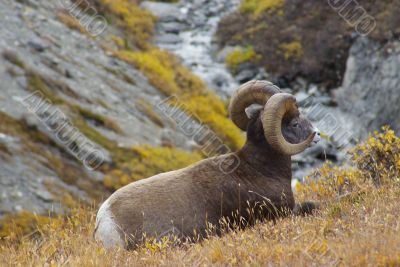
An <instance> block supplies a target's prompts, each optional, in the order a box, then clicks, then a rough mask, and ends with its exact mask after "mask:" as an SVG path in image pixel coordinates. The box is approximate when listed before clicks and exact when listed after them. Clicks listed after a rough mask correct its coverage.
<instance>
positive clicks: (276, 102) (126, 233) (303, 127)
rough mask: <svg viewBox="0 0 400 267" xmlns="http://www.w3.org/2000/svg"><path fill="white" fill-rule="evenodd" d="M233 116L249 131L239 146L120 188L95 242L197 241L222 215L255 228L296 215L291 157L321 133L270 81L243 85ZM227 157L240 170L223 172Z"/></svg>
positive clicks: (99, 221)
mask: <svg viewBox="0 0 400 267" xmlns="http://www.w3.org/2000/svg"><path fill="white" fill-rule="evenodd" d="M229 112H230V116H231V119H232V120H233V122H234V123H235V124H236V125H237V126H238V127H239V128H240V129H242V130H243V131H246V132H247V141H246V144H245V145H244V147H243V148H242V149H240V150H239V151H237V152H235V153H234V154H225V155H221V156H218V157H219V158H208V159H205V160H202V161H200V162H198V163H196V164H193V165H191V166H189V167H186V168H184V169H180V170H176V171H171V172H167V173H161V174H158V175H155V176H153V177H150V178H147V179H143V180H140V181H137V182H133V183H131V184H129V185H127V186H125V187H122V188H121V189H119V190H117V191H116V192H115V193H114V194H112V195H111V196H110V197H109V198H108V199H107V200H106V201H105V202H104V203H103V204H102V206H101V207H100V209H99V211H98V214H97V218H96V229H95V238H96V239H97V240H100V241H101V242H102V243H103V244H104V246H106V247H114V246H121V247H124V248H132V247H134V246H135V245H137V244H139V243H141V242H142V240H143V239H142V237H143V235H146V236H147V237H155V238H157V237H158V238H159V237H160V236H161V235H165V234H167V233H171V232H175V233H178V235H180V236H181V237H182V238H186V239H192V240H193V239H196V238H198V237H203V236H204V235H206V232H207V229H208V226H209V225H210V224H212V225H214V226H217V227H216V228H218V225H220V222H221V220H222V218H225V219H226V220H225V221H231V222H232V221H234V220H235V219H236V218H239V217H240V218H241V219H242V220H243V221H246V222H247V223H251V222H252V221H254V220H255V219H273V218H275V217H276V216H277V215H282V214H284V213H285V214H286V212H284V211H292V210H293V209H294V207H295V201H294V197H293V192H292V189H291V178H292V177H291V175H292V172H291V156H292V155H294V154H298V153H300V152H302V151H304V150H305V149H306V148H307V147H309V146H310V145H312V144H313V143H316V142H318V141H319V140H320V137H319V132H318V130H317V129H316V128H314V127H313V126H312V125H311V123H310V122H309V121H308V120H307V119H305V118H303V117H301V116H300V114H299V111H298V107H297V103H296V99H295V97H294V96H293V95H290V94H287V93H282V92H281V91H280V89H279V88H278V87H276V86H275V85H273V84H272V83H270V82H267V81H250V82H248V83H245V84H243V85H242V86H241V87H240V88H239V89H238V90H237V91H236V92H235V93H234V95H233V96H232V99H231V102H230V105H229ZM229 155H235V157H237V158H238V159H239V160H240V165H239V166H238V167H237V168H236V169H235V170H233V171H232V172H231V173H226V172H222V171H221V170H220V168H219V167H218V165H217V164H215V162H216V159H217V162H221V160H223V159H224V157H225V158H226V157H229ZM171 160H173V159H171ZM311 206H312V205H311ZM249 207H251V208H252V210H253V211H254V212H253V215H251V214H250V213H249V212H248V211H249V209H248V208H249ZM306 208H312V207H310V205H309V206H307V207H306ZM246 225H247V224H246Z"/></svg>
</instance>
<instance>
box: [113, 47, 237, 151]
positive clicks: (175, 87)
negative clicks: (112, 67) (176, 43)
mask: <svg viewBox="0 0 400 267" xmlns="http://www.w3.org/2000/svg"><path fill="white" fill-rule="evenodd" d="M115 55H116V56H117V57H119V58H120V59H122V60H125V61H127V62H129V63H131V64H133V65H134V66H135V67H136V68H138V69H140V70H141V71H142V72H143V73H144V74H145V75H146V76H147V77H148V79H149V82H150V83H151V84H152V85H153V86H155V87H156V88H158V89H159V90H160V91H161V92H163V93H164V94H165V95H167V96H171V95H176V96H177V97H178V101H179V102H180V103H183V104H185V108H186V109H187V111H188V113H189V115H191V114H194V115H196V116H197V117H198V118H199V119H200V122H201V123H205V124H207V125H209V126H210V127H211V129H212V130H213V131H215V133H216V134H217V135H218V136H219V137H220V138H222V140H223V141H224V142H226V145H228V146H229V147H231V148H232V149H237V148H239V147H241V146H242V145H243V143H244V138H243V135H242V134H241V132H240V130H239V129H238V128H237V127H236V126H234V124H233V123H232V121H231V120H230V119H229V118H228V112H227V108H226V106H225V103H224V102H223V101H222V100H221V99H220V98H219V97H218V96H217V95H216V94H215V93H213V92H211V91H210V90H208V89H207V87H206V85H205V84H204V82H203V81H202V80H200V78H198V77H197V76H196V75H194V74H193V73H192V72H190V71H189V70H188V69H187V68H186V67H184V66H182V65H181V64H180V63H179V62H178V61H177V59H176V58H175V57H174V56H172V55H171V54H169V53H168V52H166V51H163V50H160V49H156V48H154V49H150V50H148V51H128V50H124V51H117V52H116V53H115Z"/></svg>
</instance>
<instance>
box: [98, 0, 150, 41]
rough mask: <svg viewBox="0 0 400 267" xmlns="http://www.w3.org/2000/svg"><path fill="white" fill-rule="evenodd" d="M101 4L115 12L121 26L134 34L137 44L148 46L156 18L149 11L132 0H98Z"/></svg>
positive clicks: (110, 11) (130, 33)
mask: <svg viewBox="0 0 400 267" xmlns="http://www.w3.org/2000/svg"><path fill="white" fill-rule="evenodd" d="M98 1H99V2H100V4H101V5H103V7H104V8H105V9H106V10H107V11H108V12H109V13H111V14H113V15H114V16H115V17H116V18H115V19H116V20H117V22H118V24H120V26H122V27H123V28H124V30H125V31H126V33H127V34H128V35H131V36H132V39H133V41H134V42H135V44H136V45H137V46H138V47H140V48H143V47H147V45H148V44H147V41H148V39H149V38H150V37H151V36H152V34H153V31H154V24H155V22H156V18H155V17H154V16H153V15H152V14H151V13H150V12H148V11H146V10H143V9H141V8H139V7H138V5H137V4H138V3H137V1H132V0H98Z"/></svg>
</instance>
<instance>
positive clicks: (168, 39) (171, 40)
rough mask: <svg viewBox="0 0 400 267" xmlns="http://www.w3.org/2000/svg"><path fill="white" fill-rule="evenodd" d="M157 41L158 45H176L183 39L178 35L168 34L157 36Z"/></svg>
mask: <svg viewBox="0 0 400 267" xmlns="http://www.w3.org/2000/svg"><path fill="white" fill-rule="evenodd" d="M155 41H156V43H162V44H176V43H179V42H180V41H181V38H180V37H179V36H178V35H176V34H170V33H166V34H163V35H159V36H157V37H156V39H155Z"/></svg>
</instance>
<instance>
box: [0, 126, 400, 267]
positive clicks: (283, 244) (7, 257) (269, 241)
mask: <svg viewBox="0 0 400 267" xmlns="http://www.w3.org/2000/svg"><path fill="white" fill-rule="evenodd" d="M399 148H400V139H399V138H398V137H396V136H394V133H393V132H392V131H390V130H388V129H385V130H384V133H382V134H378V133H376V134H375V135H374V136H372V137H371V138H370V139H369V140H367V141H366V142H365V143H364V144H361V145H360V146H358V147H357V148H356V149H355V150H353V152H351V155H352V162H353V164H354V165H353V167H352V168H350V169H345V168H344V167H331V166H330V165H326V166H324V167H323V168H322V169H320V170H319V171H317V172H316V174H315V176H318V177H319V180H318V181H315V180H312V179H311V178H310V182H308V183H306V184H305V185H302V186H300V188H299V190H298V195H297V198H298V200H304V199H310V198H312V199H313V200H319V201H321V202H322V206H321V209H320V211H319V212H318V213H317V214H315V215H313V216H308V217H294V216H289V217H287V218H284V219H281V220H278V221H277V222H275V223H272V222H267V223H258V224H257V225H256V226H255V227H252V228H249V229H247V230H244V231H239V230H237V231H232V232H230V233H227V234H224V235H223V236H222V237H216V236H214V237H210V238H209V239H207V240H204V241H203V242H201V243H197V244H184V245H181V246H172V245H170V244H169V242H168V241H167V240H164V241H162V242H161V241H160V242H148V243H146V244H145V245H144V246H143V247H140V248H138V249H136V250H134V251H124V250H120V249H116V250H110V251H106V250H104V249H103V248H102V247H101V245H99V244H97V243H96V242H95V241H94V240H93V238H92V233H93V228H94V216H95V211H94V210H91V209H89V210H88V209H78V210H76V211H74V212H73V213H72V214H71V215H70V216H69V217H68V218H64V219H61V218H57V219H53V220H52V221H51V222H50V223H47V224H45V225H42V226H40V228H39V230H37V231H36V234H34V235H30V236H27V237H25V238H20V237H19V238H18V237H17V236H15V235H14V236H9V237H6V238H4V240H3V241H2V242H0V266H46V265H47V266H53V265H56V266H58V265H67V266H154V265H164V266H210V265H217V266H229V265H232V266H266V265H271V266H332V265H339V266H399V265H400V250H399V248H400V221H399V220H398V218H399V216H400V206H399V205H398V200H399V197H400V179H399V170H400V155H399ZM372 158H373V159H374V162H375V163H372V164H376V165H375V166H372V165H365V163H367V162H369V161H370V160H371V159H372ZM371 171H374V172H379V175H377V176H376V177H378V176H379V186H377V183H376V179H375V178H376V177H375V178H373V179H371V178H370V174H371Z"/></svg>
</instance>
